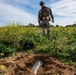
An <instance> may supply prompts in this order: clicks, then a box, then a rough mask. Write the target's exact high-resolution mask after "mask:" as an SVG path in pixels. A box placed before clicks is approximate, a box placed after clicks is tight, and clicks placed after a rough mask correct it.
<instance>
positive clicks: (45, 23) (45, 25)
mask: <svg viewBox="0 0 76 75" xmlns="http://www.w3.org/2000/svg"><path fill="white" fill-rule="evenodd" d="M45 7H46V6H45ZM46 8H47V9H48V10H49V12H50V15H49V16H50V17H51V18H52V21H54V17H53V14H52V11H51V9H50V8H48V7H46ZM41 10H42V9H40V10H39V12H38V22H39V25H40V27H42V29H43V36H45V28H46V29H47V37H48V39H50V23H49V20H41V19H40V16H41Z"/></svg>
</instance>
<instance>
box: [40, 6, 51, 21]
mask: <svg viewBox="0 0 76 75" xmlns="http://www.w3.org/2000/svg"><path fill="white" fill-rule="evenodd" d="M49 15H50V10H49V8H48V7H44V8H42V9H41V11H40V19H41V20H43V17H49Z"/></svg>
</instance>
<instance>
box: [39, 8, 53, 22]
mask: <svg viewBox="0 0 76 75" xmlns="http://www.w3.org/2000/svg"><path fill="white" fill-rule="evenodd" d="M46 8H47V9H49V11H50V17H51V18H52V20H54V17H53V14H52V10H51V9H50V8H49V7H46ZM41 10H42V8H41V9H40V10H39V12H38V22H40V21H41V20H40V14H41Z"/></svg>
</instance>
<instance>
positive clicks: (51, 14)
mask: <svg viewBox="0 0 76 75" xmlns="http://www.w3.org/2000/svg"><path fill="white" fill-rule="evenodd" d="M49 10H50V16H51V18H52V22H54V16H53V13H52V10H51V9H50V8H49Z"/></svg>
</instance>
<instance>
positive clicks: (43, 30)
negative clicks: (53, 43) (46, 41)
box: [42, 27, 45, 36]
mask: <svg viewBox="0 0 76 75" xmlns="http://www.w3.org/2000/svg"><path fill="white" fill-rule="evenodd" d="M42 32H43V36H45V27H43V28H42Z"/></svg>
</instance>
